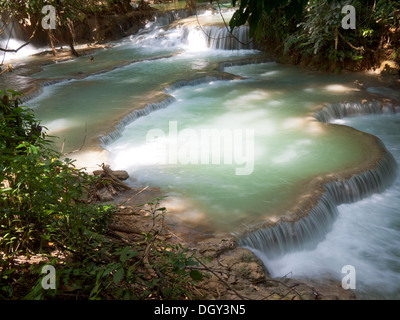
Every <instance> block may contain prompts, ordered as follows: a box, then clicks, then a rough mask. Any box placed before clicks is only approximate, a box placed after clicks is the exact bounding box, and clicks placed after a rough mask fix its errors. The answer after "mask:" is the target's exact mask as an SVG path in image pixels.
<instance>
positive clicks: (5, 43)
mask: <svg viewBox="0 0 400 320" xmlns="http://www.w3.org/2000/svg"><path fill="white" fill-rule="evenodd" d="M0 24H1V25H0V30H1V31H2V32H0V48H3V49H7V50H16V49H18V48H20V47H21V46H22V45H23V44H25V41H24V40H22V39H21V37H20V35H19V33H18V29H19V26H18V23H17V22H12V21H10V22H9V23H7V24H6V23H2V22H0ZM37 52H38V49H37V48H35V47H33V46H32V45H29V46H25V47H23V48H21V49H20V50H19V51H18V52H16V53H15V52H2V51H0V65H1V64H6V63H9V62H10V61H12V60H15V59H22V58H26V57H28V56H30V55H32V54H34V53H37Z"/></svg>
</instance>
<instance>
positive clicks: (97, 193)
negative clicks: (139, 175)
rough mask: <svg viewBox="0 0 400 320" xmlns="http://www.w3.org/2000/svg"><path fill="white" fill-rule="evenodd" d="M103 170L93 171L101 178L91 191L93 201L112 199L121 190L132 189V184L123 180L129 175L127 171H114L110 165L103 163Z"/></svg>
mask: <svg viewBox="0 0 400 320" xmlns="http://www.w3.org/2000/svg"><path fill="white" fill-rule="evenodd" d="M101 168H102V169H103V170H96V171H94V172H93V174H94V175H95V176H99V177H100V178H101V179H100V180H99V181H98V182H97V183H96V184H95V185H94V186H93V188H92V190H91V192H90V198H91V201H112V200H113V199H114V197H116V196H117V195H118V194H119V192H121V191H126V190H132V188H131V187H130V186H128V185H127V184H126V183H124V182H122V181H121V180H126V179H128V178H129V175H128V173H127V172H125V171H113V170H111V169H110V166H109V165H106V164H104V163H103V164H102V165H101Z"/></svg>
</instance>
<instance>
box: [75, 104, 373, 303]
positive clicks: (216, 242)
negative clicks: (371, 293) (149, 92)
mask: <svg viewBox="0 0 400 320" xmlns="http://www.w3.org/2000/svg"><path fill="white" fill-rule="evenodd" d="M161 99H163V98H162V97H161ZM147 103H149V101H147ZM90 144H91V143H89V145H90ZM366 149H368V148H366ZM84 151H87V150H86V148H85V150H84ZM99 151H100V149H99ZM80 154H82V152H81V153H75V154H74V155H73V156H74V157H75V156H79V155H80ZM376 154H377V155H379V152H377V153H376ZM92 156H93V155H92ZM100 159H101V158H100V157H99V156H98V155H95V156H93V157H92V159H91V160H90V161H95V163H101V162H103V161H102V160H100ZM92 164H93V162H92ZM310 189H311V190H314V186H313V187H312V188H310ZM138 191H140V190H138ZM150 195H152V196H154V195H155V194H150ZM142 200H143V199H142ZM115 203H118V202H117V200H116V202H115ZM124 223H127V222H124ZM180 228H181V229H183V228H182V226H180ZM185 229H186V235H185V233H183V230H181V232H182V233H181V234H180V236H179V238H176V239H183V238H185V237H186V238H187V239H190V237H189V234H190V233H191V231H192V230H191V229H190V228H185ZM174 233H175V232H174ZM175 234H177V235H179V233H175ZM207 237H208V238H207ZM207 237H203V238H197V239H196V240H197V243H198V242H200V243H201V244H202V246H206V247H207V248H208V249H204V248H203V249H202V247H201V246H200V247H199V248H198V250H204V252H207V251H212V252H213V253H209V255H210V256H211V257H212V258H213V261H214V262H215V263H217V262H218V261H216V260H218V258H220V257H221V256H220V254H222V253H224V254H226V253H227V252H231V251H230V250H228V251H225V249H226V248H225V245H224V244H225V243H231V240H234V239H233V238H231V237H229V236H228V235H226V236H225V235H222V238H221V235H218V236H214V235H211V234H210V235H207ZM190 240H194V239H190ZM191 242H195V241H188V240H186V242H185V243H187V244H188V246H191V247H192V248H196V247H195V246H194V245H193V244H191ZM222 248H223V249H222ZM235 248H237V247H235ZM235 250H236V249H235ZM214 252H215V253H218V254H217V255H214ZM247 255H248V253H246V254H245V255H243V254H242V255H241V257H239V258H235V259H236V260H235V261H236V262H235V263H233V264H232V265H231V269H228V271H226V273H228V272H229V273H231V272H232V270H233V269H232V267H233V266H234V265H238V264H240V263H246V264H249V262H251V263H252V262H255V263H256V260H254V261H253V260H252V259H253V258H249V257H248V256H247ZM221 259H222V258H221ZM222 260H223V262H222V264H224V265H226V266H229V264H228V262H227V261H226V259H225V258H223V259H222ZM228 260H229V259H228ZM220 261H221V260H220ZM256 265H257V263H256ZM256 265H254V268H255V271H254V270H253V271H254V272H256V274H257V275H256V276H254V277H253V278H252V281H253V282H257V281H260V279H259V267H257V266H256ZM241 266H242V267H243V264H242V265H241ZM258 266H259V265H258ZM235 268H239V269H240V267H237V266H236V267H235ZM243 273H247V272H244V271H243ZM250 273H252V272H250ZM216 278H217V279H218V277H216ZM230 281H233V282H235V281H237V280H236V279H234V278H233V279H231V280H230ZM250 283H251V282H250ZM251 284H252V285H254V283H251ZM336 285H337V286H338V284H336ZM246 287H249V283H247V284H246ZM214 290H215V292H216V293H215V294H214V295H213V296H214V297H215V296H217V297H218V296H221V294H220V293H219V294H218V291H219V290H221V289H219V285H217V287H216V288H214ZM256 291H257V290H256ZM313 294H314V293H313ZM243 295H244V294H243ZM268 295H269V293H266V294H265V295H264V294H262V295H259V296H262V297H264V296H268ZM305 296H307V297H308V298H312V297H313V296H312V295H311V296H309V295H307V294H305ZM315 296H316V295H315V294H314V297H315ZM278 297H279V298H282V296H277V297H275V298H278Z"/></svg>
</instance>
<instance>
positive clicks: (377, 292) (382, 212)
mask: <svg viewBox="0 0 400 320" xmlns="http://www.w3.org/2000/svg"><path fill="white" fill-rule="evenodd" d="M332 122H333V123H340V124H342V125H348V126H352V127H355V128H358V129H360V130H362V131H365V132H369V133H371V134H375V135H377V136H378V137H380V138H381V139H382V141H383V142H384V143H385V145H386V147H387V148H388V150H389V152H391V153H392V154H393V156H394V157H395V158H397V159H399V158H400V154H399V150H400V148H399V138H398V137H399V134H400V130H399V128H400V126H399V125H400V117H399V114H396V115H381V114H377V115H364V116H357V117H354V118H345V119H342V120H340V121H332ZM390 162H392V161H390ZM390 166H393V164H392V165H390ZM390 166H388V167H387V169H389V168H390ZM382 169H383V167H382ZM390 180H394V182H393V184H391V185H390V186H389V187H387V188H386V189H385V190H384V191H382V190H381V191H382V192H377V193H374V194H372V195H370V196H369V197H367V198H365V199H363V200H361V201H357V202H356V203H351V204H348V203H347V204H342V205H340V206H338V208H337V212H338V213H337V219H336V221H335V222H334V224H333V225H332V227H331V228H330V229H331V230H330V232H329V233H327V234H326V235H325V236H324V237H323V239H322V240H321V241H319V242H314V245H313V246H312V247H309V248H302V250H297V251H291V252H289V251H287V252H285V254H281V255H280V256H275V257H272V256H267V255H265V251H260V250H254V252H255V253H256V254H257V255H258V256H259V257H260V259H262V260H263V262H264V264H265V265H266V267H267V269H268V270H269V272H270V273H271V275H272V276H274V277H281V276H284V275H285V274H288V273H291V274H292V276H293V277H295V278H298V277H300V278H304V279H310V280H312V281H318V280H321V279H322V280H321V281H323V280H324V279H325V278H326V277H327V278H330V279H336V280H337V283H338V284H340V282H341V279H342V278H343V277H344V275H345V274H343V273H341V271H342V268H343V266H346V265H351V266H353V267H354V270H355V272H356V277H355V281H356V283H355V285H356V289H355V293H356V295H357V296H358V297H359V298H361V299H363V298H364V299H399V298H400V290H399V284H400V263H399V261H400V259H399V258H400V249H399V248H400V236H399V234H400V216H399V212H398V204H399V202H398V199H399V197H400V175H399V174H398V172H397V173H396V172H392V173H391V177H390ZM377 184H379V181H377ZM269 250H271V249H269Z"/></svg>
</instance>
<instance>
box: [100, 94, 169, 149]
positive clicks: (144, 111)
mask: <svg viewBox="0 0 400 320" xmlns="http://www.w3.org/2000/svg"><path fill="white" fill-rule="evenodd" d="M174 101H175V99H174V98H173V97H168V98H166V99H164V100H163V101H161V102H156V103H149V104H147V105H146V106H145V107H144V108H139V109H137V110H135V111H133V112H131V113H129V114H128V115H126V116H125V117H124V118H122V119H121V120H120V122H119V124H118V125H117V126H116V127H115V129H114V130H113V131H112V132H110V133H108V134H107V135H105V136H103V137H100V142H101V144H102V145H108V144H110V143H112V142H113V141H115V140H117V139H118V138H120V137H121V136H122V132H123V131H124V129H125V127H126V126H127V125H128V124H130V123H132V122H133V121H135V120H136V119H138V118H141V117H144V116H147V115H148V114H150V113H151V112H153V111H156V110H160V109H163V108H166V107H167V106H168V105H170V104H171V103H172V102H174Z"/></svg>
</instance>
